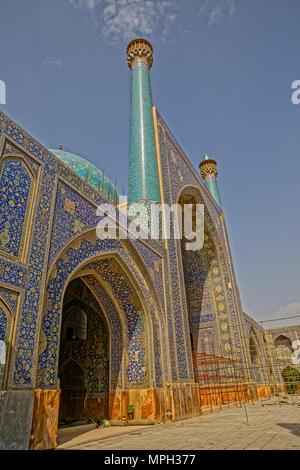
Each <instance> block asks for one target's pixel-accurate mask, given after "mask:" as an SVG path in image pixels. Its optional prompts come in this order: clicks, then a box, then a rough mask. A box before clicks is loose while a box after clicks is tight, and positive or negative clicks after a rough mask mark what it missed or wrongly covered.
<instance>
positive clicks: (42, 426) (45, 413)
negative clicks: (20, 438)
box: [29, 389, 60, 450]
mask: <svg viewBox="0 0 300 470" xmlns="http://www.w3.org/2000/svg"><path fill="white" fill-rule="evenodd" d="M34 395H35V396H34V407H33V416H32V429H31V436H30V443H29V449H30V450H41V449H54V448H55V447H56V435H57V429H58V412H59V397H60V390H41V389H38V390H35V393H34Z"/></svg>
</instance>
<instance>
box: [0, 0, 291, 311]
mask: <svg viewBox="0 0 300 470" xmlns="http://www.w3.org/2000/svg"><path fill="white" fill-rule="evenodd" d="M299 17H300V2H299V1H298V0H26V1H24V0H1V2H0V44H1V52H0V57H1V59H0V80H4V81H5V82H6V86H7V103H6V105H2V106H1V109H2V110H3V111H4V112H5V113H6V114H8V115H9V116H10V117H11V118H12V119H14V120H15V121H16V122H17V123H19V124H20V125H21V126H22V127H24V128H25V129H26V130H27V131H28V132H29V133H31V134H32V135H33V136H34V137H35V138H36V139H38V140H39V141H40V142H41V143H42V144H43V145H45V146H46V147H48V148H53V147H54V148H55V147H57V146H58V145H59V144H62V145H63V148H64V149H65V150H68V151H71V152H74V153H77V154H78V155H81V156H84V157H85V158H87V159H88V160H90V161H91V162H93V163H94V164H96V165H97V166H98V167H99V168H101V169H104V170H105V172H106V174H107V175H108V176H109V177H111V178H112V179H114V177H115V176H116V177H117V184H118V189H119V190H120V192H122V189H123V187H124V188H125V191H126V188H127V165H128V145H129V144H128V142H129V138H128V137H129V136H128V134H129V104H130V94H129V93H130V71H129V69H128V67H127V64H126V54H125V50H126V45H127V43H128V41H129V40H131V39H133V38H134V37H136V36H141V35H142V36H144V37H146V38H148V39H149V40H150V41H151V42H152V44H153V46H154V65H153V68H152V71H151V77H152V91H153V100H154V104H155V105H156V106H157V108H158V110H159V111H160V113H161V114H162V116H163V117H164V119H165V120H166V122H167V124H168V126H169V127H170V129H171V130H172V131H173V133H174V134H175V136H176V138H177V139H178V141H179V142H180V144H181V145H182V147H183V149H184V150H185V152H186V153H187V155H188V157H189V158H190V160H191V161H192V163H193V164H194V165H195V166H196V168H198V164H199V162H200V160H201V159H202V155H203V154H204V153H208V154H209V155H210V156H211V157H212V158H215V159H216V160H217V161H218V167H219V187H220V191H221V197H222V201H223V206H224V211H225V215H226V220H227V225H228V231H229V236H230V241H231V248H232V252H233V258H234V264H235V270H236V275H237V279H238V284H239V287H240V292H241V298H242V302H243V305H244V309H245V311H246V312H248V313H249V314H251V315H254V316H255V318H256V319H258V320H261V319H264V318H270V317H278V316H282V315H292V314H298V313H299V314H300V289H299V266H300V250H299V239H300V217H299V201H300V185H299V177H300V105H298V106H296V105H294V104H292V102H291V94H292V90H291V84H292V82H293V81H294V80H299V79H300V62H299V57H298V56H299V54H298V51H299V46H300V28H299ZM298 320H299V319H298Z"/></svg>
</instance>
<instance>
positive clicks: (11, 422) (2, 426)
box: [0, 390, 34, 450]
mask: <svg viewBox="0 0 300 470" xmlns="http://www.w3.org/2000/svg"><path fill="white" fill-rule="evenodd" d="M33 403H34V392H33V390H8V391H3V392H0V449H1V450H27V449H28V446H29V440H30V432H31V426H32V414H33Z"/></svg>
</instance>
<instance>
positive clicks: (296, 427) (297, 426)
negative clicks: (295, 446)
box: [278, 423, 300, 437]
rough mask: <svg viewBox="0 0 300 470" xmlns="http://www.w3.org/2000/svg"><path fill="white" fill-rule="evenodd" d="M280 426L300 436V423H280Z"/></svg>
mask: <svg viewBox="0 0 300 470" xmlns="http://www.w3.org/2000/svg"><path fill="white" fill-rule="evenodd" d="M278 426H281V427H282V428H285V429H287V430H288V431H290V432H291V433H293V434H295V436H298V437H300V423H278Z"/></svg>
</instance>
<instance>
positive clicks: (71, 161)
mask: <svg viewBox="0 0 300 470" xmlns="http://www.w3.org/2000/svg"><path fill="white" fill-rule="evenodd" d="M49 151H50V152H51V153H53V154H54V155H55V156H56V157H58V158H59V159H60V160H61V161H62V162H64V163H65V164H66V165H68V167H69V168H71V169H72V170H73V171H75V173H77V174H78V175H79V176H80V177H81V178H82V179H84V180H85V181H86V182H87V183H89V184H90V185H91V186H93V187H94V188H95V189H96V190H97V191H99V192H100V193H101V194H102V195H103V196H104V197H105V199H107V200H108V201H111V202H113V203H114V204H118V201H119V194H118V192H117V190H116V188H115V185H114V184H113V183H112V182H111V181H110V179H109V178H107V176H105V175H104V173H103V171H101V170H99V168H97V167H96V166H95V165H94V164H93V163H91V162H89V161H88V160H85V158H82V157H79V155H75V154H74V153H70V152H65V151H64V150H54V149H49Z"/></svg>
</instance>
